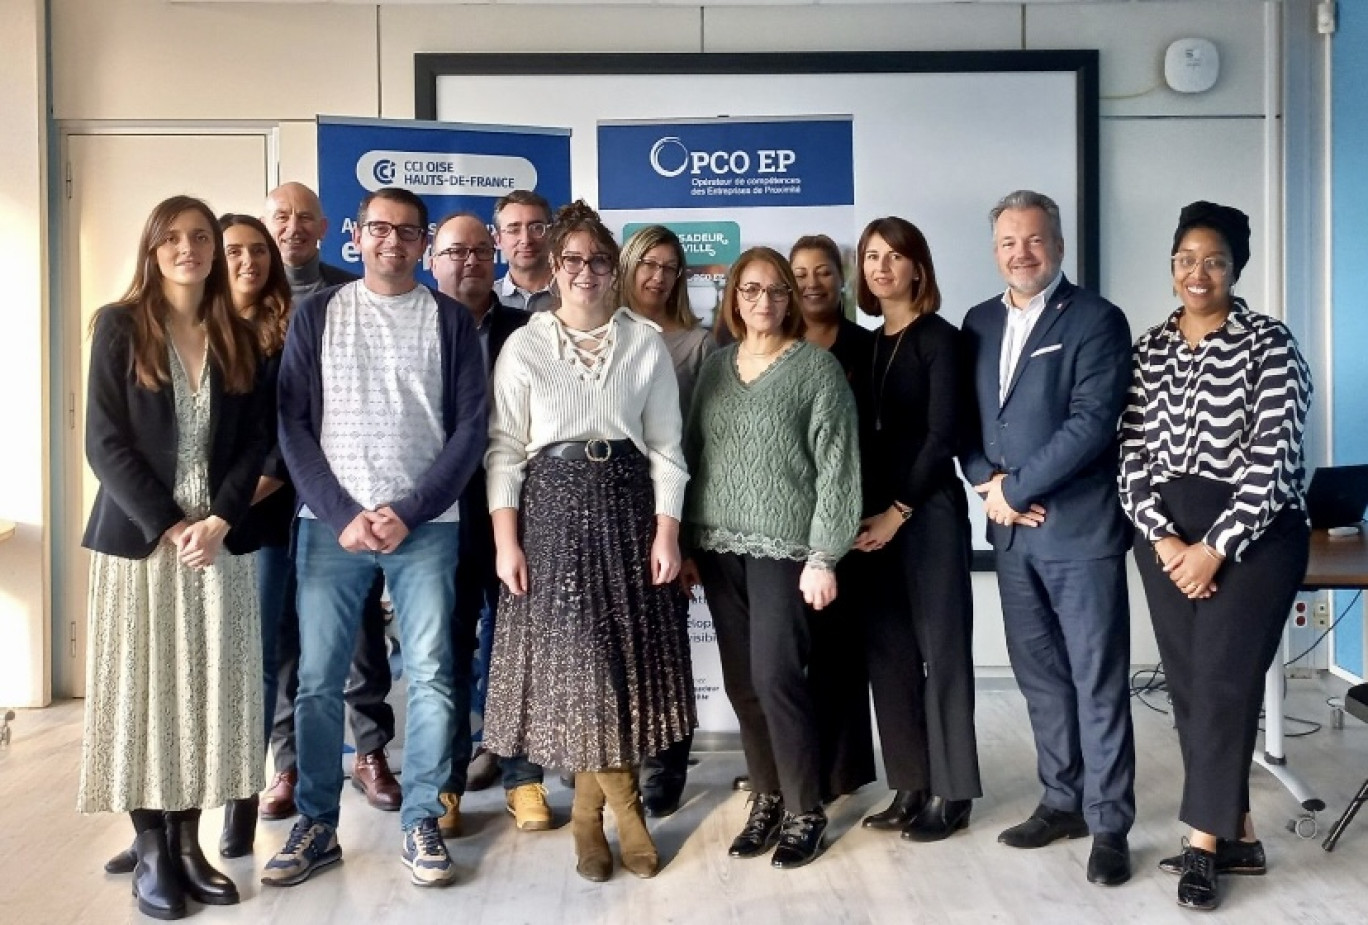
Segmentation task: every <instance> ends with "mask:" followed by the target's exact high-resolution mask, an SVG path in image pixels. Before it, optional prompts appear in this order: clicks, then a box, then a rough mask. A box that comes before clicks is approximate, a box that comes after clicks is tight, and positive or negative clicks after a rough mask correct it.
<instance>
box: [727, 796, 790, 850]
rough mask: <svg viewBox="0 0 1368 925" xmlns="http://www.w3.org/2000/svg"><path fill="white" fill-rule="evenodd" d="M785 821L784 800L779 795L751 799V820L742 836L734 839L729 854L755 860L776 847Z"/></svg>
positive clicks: (747, 822) (748, 821)
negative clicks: (775, 844) (780, 828)
mask: <svg viewBox="0 0 1368 925" xmlns="http://www.w3.org/2000/svg"><path fill="white" fill-rule="evenodd" d="M783 821H784V798H783V797H782V796H780V795H779V794H777V793H757V794H756V795H755V796H753V797H751V810H750V818H748V819H747V820H746V825H745V828H743V829H742V830H741V834H740V835H738V836H736V838H734V839H732V843H731V848H729V849H728V850H727V853H728V854H730V855H731V856H732V857H734V858H755V857H759V856H760V855H762V854H764V853H765V852H766V851H768V850H770V849H771V848H773V847H774V843H775V842H777V841H778V840H779V827H780V825H781V824H782V823H783Z"/></svg>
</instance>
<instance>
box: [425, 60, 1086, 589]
mask: <svg viewBox="0 0 1368 925" xmlns="http://www.w3.org/2000/svg"><path fill="white" fill-rule="evenodd" d="M1097 82H1098V56H1097V52H1096V51H1092V50H1067V51H1020V52H876V53H816V54H814V53H792V54H786V53H776V54H769V53H766V54H661V55H649V54H641V55H637V54H564V55H561V54H550V55H542V54H515V55H490V54H470V55H467V54H419V55H416V56H415V101H416V105H415V110H416V111H415V116H416V117H417V118H420V119H435V120H438V121H443V122H474V123H489V124H504V125H529V126H550V127H560V128H569V129H570V130H571V146H570V157H571V190H572V193H573V195H574V196H575V197H577V198H581V197H582V198H584V199H585V200H586V201H588V202H589V203H590V204H591V205H592V204H596V203H597V201H598V164H597V159H596V152H595V137H596V126H597V124H598V123H599V122H600V121H605V120H627V119H672V118H711V117H715V116H733V117H746V116H809V115H824V114H850V115H851V116H852V117H853V123H854V146H855V151H854V155H855V211H854V220H855V226H856V227H855V228H853V229H831V228H795V229H793V237H794V239H797V238H798V237H799V236H800V235H804V234H813V233H818V232H824V233H827V234H830V235H831V236H832V237H833V238H835V239H836V240H837V241H843V240H854V239H855V238H856V237H857V236H858V233H859V231H860V229H862V228H863V227H864V225H865V224H866V223H867V222H868V221H869V220H871V219H873V218H877V217H880V216H884V215H900V216H902V217H903V218H906V219H908V220H909V221H911V222H912V223H913V224H915V225H917V227H919V228H920V229H921V230H922V232H923V233H924V234H925V235H926V239H927V241H928V242H929V243H930V246H931V256H932V260H933V262H934V263H935V268H936V276H937V280H938V282H939V284H940V289H941V295H942V298H943V306H942V309H941V313H942V314H943V315H944V316H945V317H946V318H947V320H949V321H951V322H953V323H954V324H956V325H959V324H960V322H961V321H962V320H963V318H964V315H965V313H966V312H967V311H968V309H969V308H970V307H972V306H973V305H975V304H977V303H979V302H981V301H983V300H984V299H986V298H988V297H990V296H992V295H994V294H996V293H1000V292H1001V291H1002V290H1003V288H1004V284H1003V281H1002V279H1001V277H1000V276H999V275H998V272H997V267H996V264H995V262H994V260H993V254H992V246H991V245H992V238H991V229H990V225H989V221H988V212H989V210H990V209H991V208H992V207H993V205H994V204H995V203H996V202H997V201H998V199H1000V198H1001V197H1002V196H1003V195H1004V194H1006V193H1008V192H1010V191H1012V190H1015V189H1034V190H1038V191H1040V192H1043V193H1045V194H1047V195H1049V196H1050V197H1051V198H1053V199H1054V200H1055V201H1056V202H1057V203H1058V204H1059V207H1060V213H1061V216H1062V219H1063V226H1064V239H1065V244H1066V247H1065V260H1064V271H1065V273H1066V274H1068V276H1069V277H1070V278H1071V279H1072V280H1074V281H1075V282H1077V283H1080V284H1082V285H1094V286H1095V285H1096V282H1097V280H1098V276H1099V274H1098V263H1097V254H1098V248H1097V236H1098V205H1097V203H1098V109H1097V106H1098V100H1097V92H1098V91H1097V85H1098V83H1097ZM847 285H848V286H851V287H853V281H848V283H847ZM865 320H866V321H867V319H865ZM970 510H971V513H972V517H973V520H974V539H975V549H976V561H979V562H983V563H985V564H986V562H987V561H988V560H989V558H990V557H984V556H982V555H981V554H980V553H981V552H982V551H983V550H985V549H986V546H985V542H984V537H983V516H982V510H981V506H980V505H978V504H971V505H970Z"/></svg>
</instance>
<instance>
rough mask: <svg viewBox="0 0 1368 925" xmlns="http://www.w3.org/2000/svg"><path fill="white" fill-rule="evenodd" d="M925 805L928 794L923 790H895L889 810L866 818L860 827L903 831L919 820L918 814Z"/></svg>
mask: <svg viewBox="0 0 1368 925" xmlns="http://www.w3.org/2000/svg"><path fill="white" fill-rule="evenodd" d="M925 803H926V792H925V791H923V790H895V791H893V802H891V803H889V804H888V808H887V809H885V810H883V811H882V812H878V813H873V814H871V815H868V816H865V817H864V821H863V822H861V823H860V825H862V826H864V827H865V828H866V829H881V830H887V831H891V830H893V829H901V828H902V827H903V826H905V825H907V824H908V823H909V822H911V821H912V820H913V819H915V818H917V813H919V812H921V808H922V806H923V805H924V804H925Z"/></svg>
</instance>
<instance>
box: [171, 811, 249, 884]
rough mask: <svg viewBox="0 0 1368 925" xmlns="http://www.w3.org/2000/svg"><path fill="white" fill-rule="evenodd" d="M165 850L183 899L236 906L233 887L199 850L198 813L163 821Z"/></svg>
mask: <svg viewBox="0 0 1368 925" xmlns="http://www.w3.org/2000/svg"><path fill="white" fill-rule="evenodd" d="M166 847H167V848H168V849H169V850H170V852H171V859H172V861H173V863H174V864H175V865H176V870H177V873H179V874H180V881H181V888H182V889H183V890H184V891H185V894H186V895H187V896H189V897H190V898H191V899H193V900H195V901H196V902H201V903H204V904H205V905H206V906H232V905H236V904H237V902H238V888H237V885H236V884H234V883H233V881H231V880H229V879H228V878H227V877H226V876H225V875H224V874H222V873H220V872H219V871H217V870H215V869H214V868H213V867H212V866H210V864H209V861H208V859H207V858H205V856H204V851H203V850H201V848H200V844H199V814H198V813H196V814H195V816H194V818H191V819H183V818H178V819H172V818H168V819H167V820H166Z"/></svg>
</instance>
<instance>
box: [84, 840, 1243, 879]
mask: <svg viewBox="0 0 1368 925" xmlns="http://www.w3.org/2000/svg"><path fill="white" fill-rule="evenodd" d="M1159 869H1160V870H1162V871H1163V872H1164V873H1166V874H1181V873H1182V872H1183V855H1182V854H1175V855H1173V856H1172V857H1168V858H1164V859H1163V860H1162V861H1160V862H1159ZM105 870H109V865H108V864H106V865H105ZM111 873H112V871H111ZM1216 873H1218V874H1234V875H1235V876H1237V877H1262V876H1263V875H1264V874H1266V873H1268V858H1267V856H1265V855H1264V846H1263V842H1261V841H1228V840H1226V839H1224V838H1223V839H1221V840H1220V841H1218V842H1217V843H1216Z"/></svg>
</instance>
